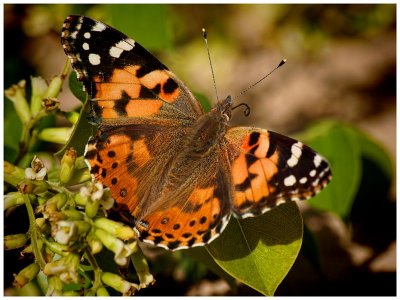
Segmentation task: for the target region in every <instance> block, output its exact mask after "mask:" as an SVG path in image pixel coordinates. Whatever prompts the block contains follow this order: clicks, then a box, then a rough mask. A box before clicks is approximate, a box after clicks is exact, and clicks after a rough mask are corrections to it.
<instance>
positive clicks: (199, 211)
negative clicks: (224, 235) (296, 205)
mask: <svg viewBox="0 0 400 300" xmlns="http://www.w3.org/2000/svg"><path fill="white" fill-rule="evenodd" d="M61 41H62V45H63V47H64V50H65V52H66V54H67V55H68V57H69V58H70V60H71V63H72V67H73V68H74V69H75V71H76V73H77V76H78V80H81V81H83V84H84V88H85V90H86V91H87V92H88V93H89V95H90V97H91V108H92V114H93V119H94V120H96V122H97V123H98V125H99V130H98V132H97V134H96V136H95V137H92V138H91V139H90V140H89V142H88V144H87V147H86V153H85V158H86V161H87V163H88V165H89V168H90V172H91V173H92V175H93V177H94V179H95V180H99V181H101V182H102V183H103V184H104V185H105V186H107V187H109V188H110V189H111V192H112V196H113V197H114V199H115V200H116V202H117V203H118V207H117V209H118V210H119V211H120V212H121V215H123V216H125V218H126V216H127V215H129V217H130V219H131V220H132V221H133V223H134V226H135V228H136V230H137V231H138V233H139V235H140V239H141V240H142V241H144V242H148V243H151V244H154V245H157V246H161V247H164V248H167V249H171V250H176V249H183V248H189V247H194V246H200V245H205V244H208V243H210V242H211V241H212V240H214V239H215V238H216V237H217V236H218V235H219V234H221V232H222V231H223V230H224V228H225V226H226V225H227V223H228V221H229V218H230V216H231V215H233V216H234V217H236V218H247V217H254V216H258V215H260V214H263V213H265V212H266V211H268V210H270V209H272V208H274V207H275V206H277V205H280V204H282V203H285V202H289V201H291V200H303V199H308V198H311V197H313V196H314V195H315V194H316V193H318V192H319V191H321V189H322V188H323V187H325V186H326V185H327V183H328V182H329V180H330V178H331V172H330V169H329V166H328V163H327V161H326V160H325V159H324V158H323V157H321V156H320V155H319V154H317V153H316V152H314V151H313V150H312V149H311V148H309V147H308V146H306V145H304V144H302V143H301V142H298V141H296V140H293V139H291V138H289V137H286V136H283V135H280V134H277V133H274V132H271V131H267V130H264V129H259V128H252V127H233V128H231V127H229V120H230V118H231V110H232V98H231V97H230V96H228V97H227V98H226V99H225V100H223V101H221V102H219V103H217V105H216V106H215V107H214V108H213V109H212V110H211V111H210V112H209V113H204V112H203V110H202V108H201V106H200V104H199V102H198V101H197V100H196V99H195V98H194V96H193V95H192V93H191V92H190V91H189V89H188V88H187V87H186V86H185V85H184V84H183V82H182V81H181V80H179V79H178V78H177V77H176V76H175V75H174V74H173V73H172V72H171V71H169V70H168V68H167V67H166V66H164V65H163V64H162V63H161V62H160V61H158V60H157V59H156V58H155V57H154V56H153V55H152V54H150V53H149V52H148V51H146V50H145V49H144V48H143V47H142V46H141V45H139V44H138V43H137V42H136V41H134V40H132V39H130V38H128V37H127V36H125V35H124V34H123V33H121V32H119V31H117V30H115V29H113V28H111V27H109V26H107V25H105V24H103V23H101V22H98V21H95V20H92V19H90V18H87V17H83V16H69V17H68V18H67V19H66V20H65V23H64V25H63V29H62V38H61ZM126 212H129V213H128V214H127V213H126Z"/></svg>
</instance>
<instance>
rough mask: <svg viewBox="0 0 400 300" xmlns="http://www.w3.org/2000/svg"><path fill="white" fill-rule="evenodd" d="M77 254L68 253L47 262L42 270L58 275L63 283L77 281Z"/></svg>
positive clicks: (47, 273) (48, 274)
mask: <svg viewBox="0 0 400 300" xmlns="http://www.w3.org/2000/svg"><path fill="white" fill-rule="evenodd" d="M78 267H79V256H78V255H76V254H72V253H71V254H68V255H67V256H65V257H62V258H60V259H59V260H57V261H53V262H50V263H47V264H46V265H45V266H44V269H43V272H44V273H45V274H46V275H47V276H50V275H54V276H58V277H59V278H60V279H61V281H63V282H65V283H70V282H75V283H77V282H78V272H77V271H78Z"/></svg>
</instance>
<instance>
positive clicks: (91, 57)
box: [61, 16, 203, 125]
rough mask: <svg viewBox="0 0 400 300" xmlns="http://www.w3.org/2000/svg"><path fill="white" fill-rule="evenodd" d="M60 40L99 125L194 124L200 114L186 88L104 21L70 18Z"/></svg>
mask: <svg viewBox="0 0 400 300" xmlns="http://www.w3.org/2000/svg"><path fill="white" fill-rule="evenodd" d="M61 43H62V45H63V47H64V51H65V53H66V54H67V55H68V57H69V58H70V61H71V64H72V67H73V68H74V70H75V71H76V73H77V77H78V80H81V81H83V84H84V87H85V90H86V91H87V92H88V93H89V95H90V97H91V99H93V100H94V101H93V102H92V109H93V111H94V113H95V115H96V116H97V117H98V118H100V119H101V123H102V124H112V125H114V124H124V125H126V124H137V123H157V124H158V123H163V122H164V123H165V120H166V121H167V122H169V124H172V123H175V124H178V123H179V124H181V123H185V122H192V121H193V120H195V119H196V118H197V117H198V116H199V115H201V114H202V113H203V111H202V109H201V106H200V104H199V103H198V101H197V100H196V99H195V98H194V97H193V95H192V94H191V92H190V91H189V89H188V88H187V87H186V86H185V85H184V84H183V82H182V81H180V80H179V79H178V78H177V77H176V76H175V75H174V74H173V73H172V72H170V71H169V70H168V68H167V67H166V66H165V65H163V64H162V63H161V62H160V61H159V60H158V59H156V58H155V57H154V56H153V55H152V54H151V53H149V52H148V51H147V50H146V49H144V48H143V47H142V46H141V45H140V44H139V43H137V42H136V41H134V40H132V39H130V38H128V37H127V36H126V35H124V34H123V33H121V32H119V31H118V30H116V29H114V28H111V27H109V26H108V25H106V24H104V23H101V22H98V21H95V20H92V19H90V18H87V17H84V16H69V17H68V18H67V19H66V20H65V22H64V25H63V29H62V35H61Z"/></svg>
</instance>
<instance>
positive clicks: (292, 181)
mask: <svg viewBox="0 0 400 300" xmlns="http://www.w3.org/2000/svg"><path fill="white" fill-rule="evenodd" d="M295 183H296V177H294V175H290V176H288V177H286V178H285V179H284V180H283V184H284V185H285V186H292V185H294V184H295Z"/></svg>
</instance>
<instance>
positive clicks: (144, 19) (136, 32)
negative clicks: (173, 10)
mask: <svg viewBox="0 0 400 300" xmlns="http://www.w3.org/2000/svg"><path fill="white" fill-rule="evenodd" d="M104 8H105V11H106V15H107V17H109V18H110V23H111V24H112V26H113V27H115V28H117V29H118V30H119V31H121V32H123V33H124V34H126V35H127V36H128V37H130V38H133V39H134V40H136V41H138V42H139V43H140V44H141V45H142V46H144V47H145V48H146V49H148V50H158V49H165V48H171V47H172V44H171V41H172V38H171V24H170V21H169V20H170V18H169V11H168V5H165V4H109V5H106V6H105V7H104Z"/></svg>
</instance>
